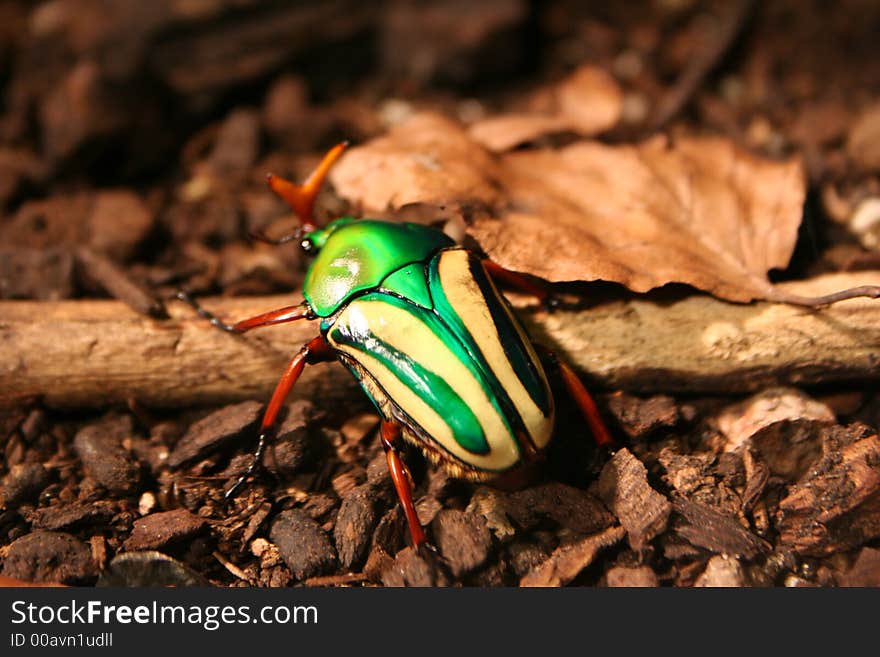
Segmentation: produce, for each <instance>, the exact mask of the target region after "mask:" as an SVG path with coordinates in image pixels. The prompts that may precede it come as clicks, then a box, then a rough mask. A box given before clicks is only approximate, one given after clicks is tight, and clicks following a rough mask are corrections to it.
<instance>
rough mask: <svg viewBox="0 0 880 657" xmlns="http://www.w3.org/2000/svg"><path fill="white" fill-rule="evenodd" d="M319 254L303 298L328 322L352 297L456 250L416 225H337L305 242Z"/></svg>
mask: <svg viewBox="0 0 880 657" xmlns="http://www.w3.org/2000/svg"><path fill="white" fill-rule="evenodd" d="M306 240H308V241H309V243H310V244H311V246H312V250H313V251H317V254H316V256H315V260H314V261H313V262H312V264H311V266H310V267H309V270H308V272H307V273H306V278H305V282H304V283H303V294H304V296H305V298H306V300H307V301H308V303H309V305H310V306H311V308H312V310H313V311H314V312H315V314H317V315H318V316H319V317H329V316H330V315H332V314H334V313H335V312H336V311H338V310H339V309H340V308H341V307H342V306H343V305H344V304H345V303H346V302H347V301H348V300H349V299H351V298H352V296H354V295H356V294H357V293H359V292H363V291H365V290H370V289H373V288H376V287H378V286H379V285H380V284H381V283H382V281H383V280H385V279H386V278H387V277H388V276H390V275H391V274H393V273H394V272H396V271H398V270H399V269H401V268H402V267H405V266H407V265H410V264H412V263H418V262H427V260H428V259H429V258H430V257H431V255H433V254H434V253H436V252H437V251H439V250H440V249H443V248H447V247H450V246H454V242H453V241H452V240H451V239H450V238H449V237H447V236H446V235H445V234H444V233H442V232H441V231H439V230H437V229H434V228H431V227H428V226H422V225H420V224H411V223H395V222H390V221H380V220H375V219H362V220H354V219H351V218H349V217H343V218H341V219H337V220H335V221H333V222H331V223H329V224H327V226H325V227H324V228H321V229H319V230H317V231H315V232H314V233H311V234H310V235H308V236H307V237H306Z"/></svg>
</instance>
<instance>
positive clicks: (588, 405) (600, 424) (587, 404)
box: [535, 345, 616, 447]
mask: <svg viewBox="0 0 880 657" xmlns="http://www.w3.org/2000/svg"><path fill="white" fill-rule="evenodd" d="M535 346H536V347H539V348H540V349H542V350H544V351H545V352H546V353H547V355H548V356H549V358H550V360H551V361H553V363H554V364H555V365H556V367H558V368H559V375H560V377H561V378H562V383H563V384H565V389H566V390H568V394H569V395H571V397H572V399H574V402H575V404H577V406H578V408H579V409H580V411H581V415H583V416H584V419H585V420H586V421H587V425H588V426H589V427H590V431H591V432H592V434H593V440H595V441H596V444H597V445H599V446H601V447H613V446H614V445H615V444H616V441H615V440H614V438H612V437H611V432H610V431H609V430H608V427H606V426H605V422H604V421H603V420H602V415H601V414H600V413H599V407H598V406H596V401H595V400H594V399H593V396H592V395H591V394H590V392H589V390H587V388H586V386H584V384H583V383H582V382H581V380H580V379H579V378H578V375H577V374H575V372H574V370H573V369H571V367H570V366H569V365H568V364H567V363H566V362H565V361H564V360H562V359H560V358H559V357H558V356H557V355H556V354H555V353H554V352H553V351H551V350H549V349H547V348H546V347H544V346H542V345H535Z"/></svg>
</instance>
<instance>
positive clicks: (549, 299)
mask: <svg viewBox="0 0 880 657" xmlns="http://www.w3.org/2000/svg"><path fill="white" fill-rule="evenodd" d="M483 267H485V268H486V273H488V274H489V276H491V277H492V279H493V280H494V281H496V282H497V283H500V284H502V285H506V286H507V287H511V288H513V289H515V290H519V291H520V292H523V293H524V294H528V295H531V296H533V297H535V298H536V299H537V300H538V301H539V302H540V303H541V305H542V306H544V307H545V308H547V309H550V310H552V309H553V308H556V307H557V306H558V305H559V299H557V298H556V297H555V296H554V295H553V293H552V292H551V291H550V290H549V289H548V288H547V287H545V286H544V285H541V284H540V283H538V282H536V281H534V280H532V279H531V278H529V277H528V276H524V275H523V274H520V273H517V272H515V271H510V270H509V269H505V268H504V267H502V266H501V265H499V264H498V263H497V262H495V261H494V260H489V259H488V258H487V259H485V260H483Z"/></svg>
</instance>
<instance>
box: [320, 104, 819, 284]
mask: <svg viewBox="0 0 880 657" xmlns="http://www.w3.org/2000/svg"><path fill="white" fill-rule="evenodd" d="M333 181H334V183H335V185H336V188H337V190H338V191H339V193H340V194H342V195H343V196H344V197H346V198H348V199H350V200H352V201H354V202H355V203H357V204H360V206H361V208H362V210H363V211H364V212H370V211H372V212H386V211H388V210H396V209H399V208H400V207H402V206H403V205H406V204H411V203H427V204H433V205H438V206H449V205H455V206H456V207H458V208H469V207H470V208H473V207H474V206H477V207H484V208H488V209H491V210H493V212H492V215H491V216H489V215H488V214H487V213H471V214H472V216H473V215H474V214H475V216H474V218H473V222H472V224H471V225H470V227H469V229H468V232H469V234H470V235H471V236H472V237H474V238H475V239H476V240H477V241H478V242H479V243H480V245H481V246H482V248H483V249H484V250H485V251H486V253H487V254H488V255H489V256H490V257H491V258H492V259H493V260H495V261H497V262H498V263H500V264H501V265H503V266H504V267H507V268H508V269H512V270H515V271H520V272H526V273H529V274H532V275H535V276H540V277H542V278H544V279H547V280H549V281H555V282H558V281H591V280H604V281H613V282H617V283H621V284H623V285H626V286H627V287H629V288H630V289H632V290H634V291H637V292H645V291H648V290H650V289H653V288H656V287H660V286H662V285H665V284H667V283H686V284H689V285H692V286H693V287H696V288H699V289H701V290H705V291H708V292H711V293H712V294H714V295H716V296H718V297H720V298H722V299H727V300H730V301H739V302H746V301H750V300H753V299H769V300H776V301H789V302H792V301H794V302H797V301H798V300H796V299H793V298H792V296H791V295H787V294H785V293H783V292H781V291H779V290H777V289H776V288H774V286H773V285H772V284H771V283H770V282H769V281H768V280H767V272H768V271H769V270H771V269H774V268H783V267H785V266H786V265H787V264H788V260H789V258H790V256H791V253H792V250H793V248H794V244H795V239H796V236H797V230H798V225H799V223H800V220H801V213H802V206H803V202H804V195H805V181H804V172H803V167H802V165H801V163H800V161H799V160H796V159H791V160H787V161H781V162H776V161H770V160H766V159H762V158H760V157H757V156H755V155H752V154H749V153H747V152H745V151H744V150H742V149H741V148H739V147H737V146H736V145H735V144H733V142H731V141H730V140H728V139H725V138H721V137H685V138H682V139H678V140H676V141H675V142H670V141H668V140H666V139H665V138H662V137H657V138H654V139H651V140H649V141H646V142H644V143H641V144H637V145H616V146H611V145H605V144H600V143H596V142H591V141H581V142H577V143H574V144H572V145H570V146H567V147H565V148H562V149H559V150H553V149H537V150H527V151H517V152H512V153H505V154H501V155H497V156H494V157H493V156H492V155H491V154H489V153H488V152H487V151H486V150H485V149H483V148H482V147H481V146H480V145H478V144H476V143H475V142H474V141H473V140H472V139H471V138H470V137H469V136H468V135H467V133H465V131H464V130H463V129H462V128H461V127H460V126H458V125H457V124H455V123H454V122H452V121H449V120H447V119H443V118H440V117H437V116H435V115H425V114H422V115H417V116H416V117H414V118H413V119H412V120H410V121H408V122H406V123H404V124H402V125H400V126H398V127H396V128H395V129H394V130H392V131H391V132H390V133H389V134H388V135H387V136H385V137H382V138H380V139H377V140H374V141H372V142H369V143H368V144H366V145H364V146H361V147H360V148H355V149H352V151H351V152H350V153H348V154H347V156H346V157H345V158H344V159H343V160H342V162H341V163H340V164H339V166H338V167H337V168H336V170H335V171H334V172H333Z"/></svg>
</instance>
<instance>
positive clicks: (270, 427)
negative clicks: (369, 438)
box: [226, 335, 336, 499]
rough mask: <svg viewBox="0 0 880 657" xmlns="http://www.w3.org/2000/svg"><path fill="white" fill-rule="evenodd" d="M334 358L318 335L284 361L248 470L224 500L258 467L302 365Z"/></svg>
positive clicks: (332, 352) (322, 338) (324, 341)
mask: <svg viewBox="0 0 880 657" xmlns="http://www.w3.org/2000/svg"><path fill="white" fill-rule="evenodd" d="M335 357H336V354H335V352H334V351H333V348H332V347H331V346H330V345H329V344H327V341H326V340H324V337H323V336H320V335H319V336H318V337H316V338H314V339H313V340H311V341H309V342H308V343H307V344H305V345H304V346H303V348H302V349H300V350H299V352H298V353H297V354H296V356H294V357H293V358H291V359H290V362H289V363H288V364H287V369H286V370H284V374H283V375H282V376H281V380H280V381H278V384H277V385H276V386H275V392H273V393H272V399H270V400H269V405H268V406H267V407H266V412H265V413H263V421H262V423H261V424H260V437H259V439H258V441H257V449H256V450H255V451H254V456H253V460H252V461H251V464H250V466H248V469H247V470H245V471H244V474H242V475H241V476H240V477H239V478H238V480H237V481H236V482H235V483H234V484H233V485H232V488H230V489H229V490H228V491H226V499H229V498H231V497H232V496H234V495H235V493H236V492H237V491H238V490H239V489H240V488H241V487H242V485H244V482H245V481H246V480H247V479H248V477H250V476H251V475H253V474H254V472H256V470H257V468H259V467H260V464H261V462H262V460H263V453H264V452H265V451H266V445H267V443H268V442H269V440H270V439H271V437H272V435H273V433H274V431H275V421H276V420H277V419H278V413H279V412H280V411H281V406H282V404H284V400H285V398H286V397H287V395H288V393H289V392H290V389H291V388H293V385H294V384H295V383H296V381H297V379H299V377H300V375H302V372H303V369H305V366H306V365H307V364H308V365H313V364H315V363H323V362H327V361H330V360H333V359H334V358H335Z"/></svg>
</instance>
